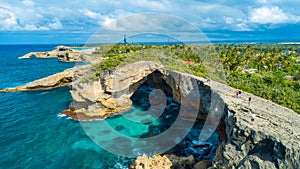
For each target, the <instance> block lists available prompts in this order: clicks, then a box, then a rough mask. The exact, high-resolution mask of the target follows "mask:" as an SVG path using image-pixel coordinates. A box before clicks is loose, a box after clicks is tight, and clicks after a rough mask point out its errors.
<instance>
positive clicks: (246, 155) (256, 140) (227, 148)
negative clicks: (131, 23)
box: [66, 62, 300, 168]
mask: <svg viewBox="0 0 300 169" xmlns="http://www.w3.org/2000/svg"><path fill="white" fill-rule="evenodd" d="M141 84H148V85H151V86H154V87H155V88H159V89H161V90H163V91H164V93H165V94H166V95H171V96H172V97H173V98H174V100H175V101H176V102H178V103H182V100H183V99H184V101H185V102H184V103H185V105H184V106H187V107H188V109H187V110H189V109H191V110H196V109H193V107H197V108H198V109H197V111H198V112H197V116H196V117H195V116H194V115H193V113H192V112H191V111H184V112H182V113H181V114H180V117H181V118H182V119H186V120H189V119H192V118H197V119H198V120H202V121H206V122H208V123H210V124H212V125H218V127H217V131H218V134H219V143H220V145H219V147H218V149H217V153H216V156H215V158H214V161H213V163H212V164H211V165H212V166H211V167H212V168H300V126H299V122H300V115H299V114H297V113H295V112H293V111H292V110H290V109H288V108H285V107H282V106H280V105H277V104H275V103H273V102H271V101H268V100H265V99H262V98H259V97H256V96H254V95H252V94H250V93H246V92H243V91H242V94H241V95H240V96H239V98H236V97H235V93H236V91H237V89H234V88H232V87H229V86H227V85H225V84H221V83H218V82H214V81H211V82H206V80H205V79H203V78H200V77H196V76H192V75H189V74H183V73H178V72H173V71H169V70H165V69H163V67H162V65H160V64H157V63H155V62H138V63H134V64H131V65H127V66H125V67H123V68H119V69H117V70H110V71H107V72H104V73H103V75H102V77H101V78H100V81H99V82H92V83H90V84H80V85H78V86H77V87H76V85H75V86H74V88H75V90H73V91H72V96H73V98H75V99H74V100H75V102H73V104H71V106H70V108H71V109H70V110H69V111H71V112H72V113H70V112H67V113H66V114H67V115H70V116H71V117H73V118H75V119H79V120H80V118H82V119H83V120H88V119H89V118H90V119H94V118H103V117H106V116H109V115H112V114H116V113H121V112H123V111H125V110H127V109H128V108H129V106H130V105H131V100H130V96H131V95H132V93H133V92H134V91H135V90H136V89H137V88H138V86H140V85H141ZM249 97H251V98H252V101H251V102H250V104H249V101H248V98H249ZM86 103H89V104H86ZM223 103H225V104H223ZM76 106H77V107H76ZM76 111H78V112H79V114H78V112H77V115H76ZM81 111H82V112H81ZM74 112H75V113H74ZM252 114H255V115H256V118H255V121H254V122H253V123H252V122H251V120H250V119H251V115H252ZM150 160H151V159H150ZM206 164H207V163H206ZM199 165H200V164H199Z"/></svg>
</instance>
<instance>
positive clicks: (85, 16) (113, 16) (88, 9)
mask: <svg viewBox="0 0 300 169" xmlns="http://www.w3.org/2000/svg"><path fill="white" fill-rule="evenodd" d="M244 2H245V1H239V2H237V1H234V2H233V1H224V0H212V1H211V0H201V1H196V0H190V1H189V0H175V1H170V0H139V1H136V0H123V1H109V0H99V1H98V0H86V1H85V2H84V3H83V2H82V0H72V1H64V2H63V3H62V2H61V1H60V0H52V1H51V2H50V1H49V2H47V1H35V0H18V1H5V2H3V1H2V2H0V21H1V22H0V30H55V29H66V30H67V29H68V30H70V31H72V30H80V31H83V30H87V31H93V30H96V29H97V28H99V27H101V26H103V25H109V26H111V27H112V29H116V30H117V29H118V30H119V29H121V27H122V26H126V27H128V26H132V27H135V28H136V29H146V27H147V26H149V25H150V24H152V25H151V26H157V27H158V28H159V27H160V28H161V29H162V28H164V27H165V25H163V24H158V21H157V19H156V20H154V19H153V20H148V21H147V20H146V21H144V23H143V22H139V23H141V24H145V25H146V26H143V25H141V24H139V25H135V24H134V23H133V20H132V21H131V22H130V23H126V24H125V23H123V25H121V27H120V25H118V24H114V21H116V20H118V19H121V18H123V17H126V16H129V15H132V14H138V13H144V12H162V13H167V14H173V15H175V16H178V17H180V18H183V19H186V20H187V21H188V22H191V23H192V24H194V25H196V26H197V27H199V28H200V29H205V30H219V29H223V30H237V31H241V30H255V29H259V26H262V24H271V25H272V24H281V23H298V22H300V17H299V16H300V12H299V10H297V9H295V7H296V6H297V5H295V4H298V5H299V0H298V1H297V0H289V1H285V0H255V1H251V2H250V1H249V2H248V1H247V4H246V5H245V3H244ZM291 2H293V3H291ZM291 4H293V5H291ZM261 6H263V7H261ZM136 19H140V18H136ZM147 19H148V18H147ZM158 19H161V20H164V18H158ZM138 21H140V20H138ZM164 22H165V23H171V21H168V20H164ZM172 24H173V25H176V23H172ZM264 28H269V27H265V26H264ZM172 29H173V28H172Z"/></svg>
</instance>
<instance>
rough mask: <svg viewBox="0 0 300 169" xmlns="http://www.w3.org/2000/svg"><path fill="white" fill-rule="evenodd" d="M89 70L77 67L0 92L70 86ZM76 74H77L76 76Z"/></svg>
mask: <svg viewBox="0 0 300 169" xmlns="http://www.w3.org/2000/svg"><path fill="white" fill-rule="evenodd" d="M89 68H90V66H89V65H84V66H75V67H73V68H70V69H66V70H65V71H63V72H59V73H56V74H53V75H51V76H48V77H45V78H42V79H38V80H36V81H33V82H31V83H28V84H26V85H24V86H17V87H15V88H9V89H5V90H0V92H3V93H7V92H22V91H32V90H50V89H54V88H57V87H62V86H70V85H71V83H72V81H73V80H76V79H77V78H78V77H79V76H80V75H83V74H84V73H85V72H86V71H87V70H89ZM74 72H76V73H75V74H74Z"/></svg>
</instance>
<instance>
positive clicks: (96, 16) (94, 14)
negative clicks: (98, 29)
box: [79, 9, 102, 19]
mask: <svg viewBox="0 0 300 169" xmlns="http://www.w3.org/2000/svg"><path fill="white" fill-rule="evenodd" d="M79 12H81V13H82V14H83V15H85V16H87V17H89V18H92V19H100V18H102V15H101V14H100V13H97V12H93V11H90V10H88V9H79Z"/></svg>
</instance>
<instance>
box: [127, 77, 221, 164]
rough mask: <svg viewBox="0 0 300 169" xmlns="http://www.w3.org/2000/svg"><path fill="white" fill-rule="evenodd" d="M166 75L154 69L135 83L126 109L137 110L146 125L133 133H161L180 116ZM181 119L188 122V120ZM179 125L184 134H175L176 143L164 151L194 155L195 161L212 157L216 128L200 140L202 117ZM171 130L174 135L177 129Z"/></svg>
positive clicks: (211, 158)
mask: <svg viewBox="0 0 300 169" xmlns="http://www.w3.org/2000/svg"><path fill="white" fill-rule="evenodd" d="M165 78H166V77H165V76H164V75H163V74H162V73H161V72H159V71H154V72H153V73H151V74H150V75H148V76H147V77H146V78H145V79H144V80H143V82H142V83H140V85H139V86H138V87H137V86H135V87H134V88H135V89H134V93H133V95H132V96H131V100H132V103H133V104H132V110H130V111H129V114H130V112H131V111H134V110H139V111H138V113H136V115H138V116H139V119H140V121H139V122H140V123H144V124H145V125H147V126H148V129H147V130H145V131H144V133H141V134H140V135H139V136H136V137H139V138H148V137H154V136H157V135H160V134H162V133H164V132H166V131H167V130H169V129H170V127H171V126H172V125H174V123H175V122H176V119H177V118H180V117H179V113H180V107H181V105H180V104H179V103H177V102H176V101H175V100H174V98H173V91H172V87H171V86H170V85H169V84H168V83H167V82H166V80H165ZM131 90H132V89H131ZM201 111H203V110H201ZM202 113H203V112H202ZM125 114H126V113H125ZM146 117H147V118H146ZM181 122H183V123H189V121H181ZM182 126H183V128H180V129H179V130H189V131H188V132H187V134H186V136H185V137H184V138H183V139H182V138H180V139H179V138H178V137H176V136H174V137H173V139H174V142H176V144H175V146H173V148H171V149H169V150H167V151H166V152H165V153H173V154H175V155H177V156H185V157H188V156H190V155H193V156H194V158H195V160H196V161H201V160H209V161H212V160H213V158H214V157H215V154H216V149H217V147H218V142H219V140H218V133H217V131H215V132H213V134H212V135H211V136H210V137H209V139H208V140H207V141H205V142H201V141H199V135H200V133H201V131H202V128H203V126H204V122H203V121H201V120H197V121H196V122H195V123H194V125H193V126H192V127H191V128H184V125H182ZM174 134H175V135H176V132H175V133H174ZM163 141H164V140H162V142H163Z"/></svg>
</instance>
